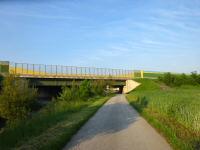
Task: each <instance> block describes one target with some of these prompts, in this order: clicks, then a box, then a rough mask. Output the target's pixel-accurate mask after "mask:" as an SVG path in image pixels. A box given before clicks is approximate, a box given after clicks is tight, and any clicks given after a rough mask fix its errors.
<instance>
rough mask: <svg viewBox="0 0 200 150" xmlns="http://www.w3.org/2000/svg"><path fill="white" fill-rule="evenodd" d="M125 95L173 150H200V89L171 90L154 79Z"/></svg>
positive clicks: (146, 81) (145, 80) (199, 87)
mask: <svg viewBox="0 0 200 150" xmlns="http://www.w3.org/2000/svg"><path fill="white" fill-rule="evenodd" d="M137 81H138V82H140V83H142V84H141V85H140V86H139V87H138V88H136V89H135V90H134V91H133V92H131V93H130V94H128V95H127V98H128V100H129V102H130V104H131V105H132V106H133V107H135V108H136V109H137V110H138V111H139V112H140V113H141V115H142V116H143V117H144V118H146V119H147V121H148V122H149V123H150V124H152V126H154V127H155V128H156V129H157V130H158V131H159V132H161V133H162V134H163V135H164V136H165V137H166V139H167V140H168V141H169V143H170V144H171V145H172V146H173V148H174V149H181V150H190V149H195V150H197V149H198V150H199V149H200V86H181V87H176V88H170V87H167V86H165V85H164V84H162V83H159V82H157V81H156V80H150V79H143V80H142V79H138V80H137Z"/></svg>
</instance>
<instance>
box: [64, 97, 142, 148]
mask: <svg viewBox="0 0 200 150" xmlns="http://www.w3.org/2000/svg"><path fill="white" fill-rule="evenodd" d="M118 96H119V97H120V98H124V97H123V96H121V95H118ZM115 101H117V102H115ZM138 117H139V115H138V113H137V112H136V111H135V110H134V109H133V108H132V107H131V106H130V105H129V104H128V102H127V101H126V102H124V100H117V99H116V100H115V97H114V98H112V99H111V100H109V101H108V102H107V103H106V104H105V105H104V106H103V107H102V108H100V109H99V110H98V112H97V113H96V114H95V115H94V116H93V117H92V118H91V119H90V120H89V121H88V122H87V123H86V124H85V125H84V126H83V127H81V129H80V130H79V131H78V133H77V134H76V135H75V136H74V137H73V138H72V139H71V141H70V142H69V143H68V144H67V146H66V147H65V148H66V149H70V148H72V147H74V146H75V145H79V144H80V143H82V142H84V141H87V140H90V139H92V138H94V137H96V136H99V135H106V134H111V133H117V132H119V131H122V130H124V129H126V128H128V127H129V126H130V125H132V124H133V123H134V122H136V121H137V120H138Z"/></svg>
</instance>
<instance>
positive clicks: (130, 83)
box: [123, 80, 140, 93]
mask: <svg viewBox="0 0 200 150" xmlns="http://www.w3.org/2000/svg"><path fill="white" fill-rule="evenodd" d="M139 85H140V83H138V82H136V81H134V80H126V86H124V88H123V93H128V92H130V91H132V90H133V89H135V88H136V87H137V86H139Z"/></svg>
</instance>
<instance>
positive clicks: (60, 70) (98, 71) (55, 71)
mask: <svg viewBox="0 0 200 150" xmlns="http://www.w3.org/2000/svg"><path fill="white" fill-rule="evenodd" d="M9 72H10V73H13V74H17V75H19V76H24V77H57V78H59V77H60V78H114V79H132V78H143V71H139V70H138V71H137V70H124V69H110V68H95V67H76V66H60V65H42V64H27V63H10V66H9Z"/></svg>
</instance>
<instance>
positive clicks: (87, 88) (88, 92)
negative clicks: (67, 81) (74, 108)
mask: <svg viewBox="0 0 200 150" xmlns="http://www.w3.org/2000/svg"><path fill="white" fill-rule="evenodd" d="M79 95H80V98H82V99H83V100H85V99H87V98H89V97H90V96H92V86H91V82H90V81H89V80H84V81H82V82H81V84H80V88H79Z"/></svg>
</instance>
